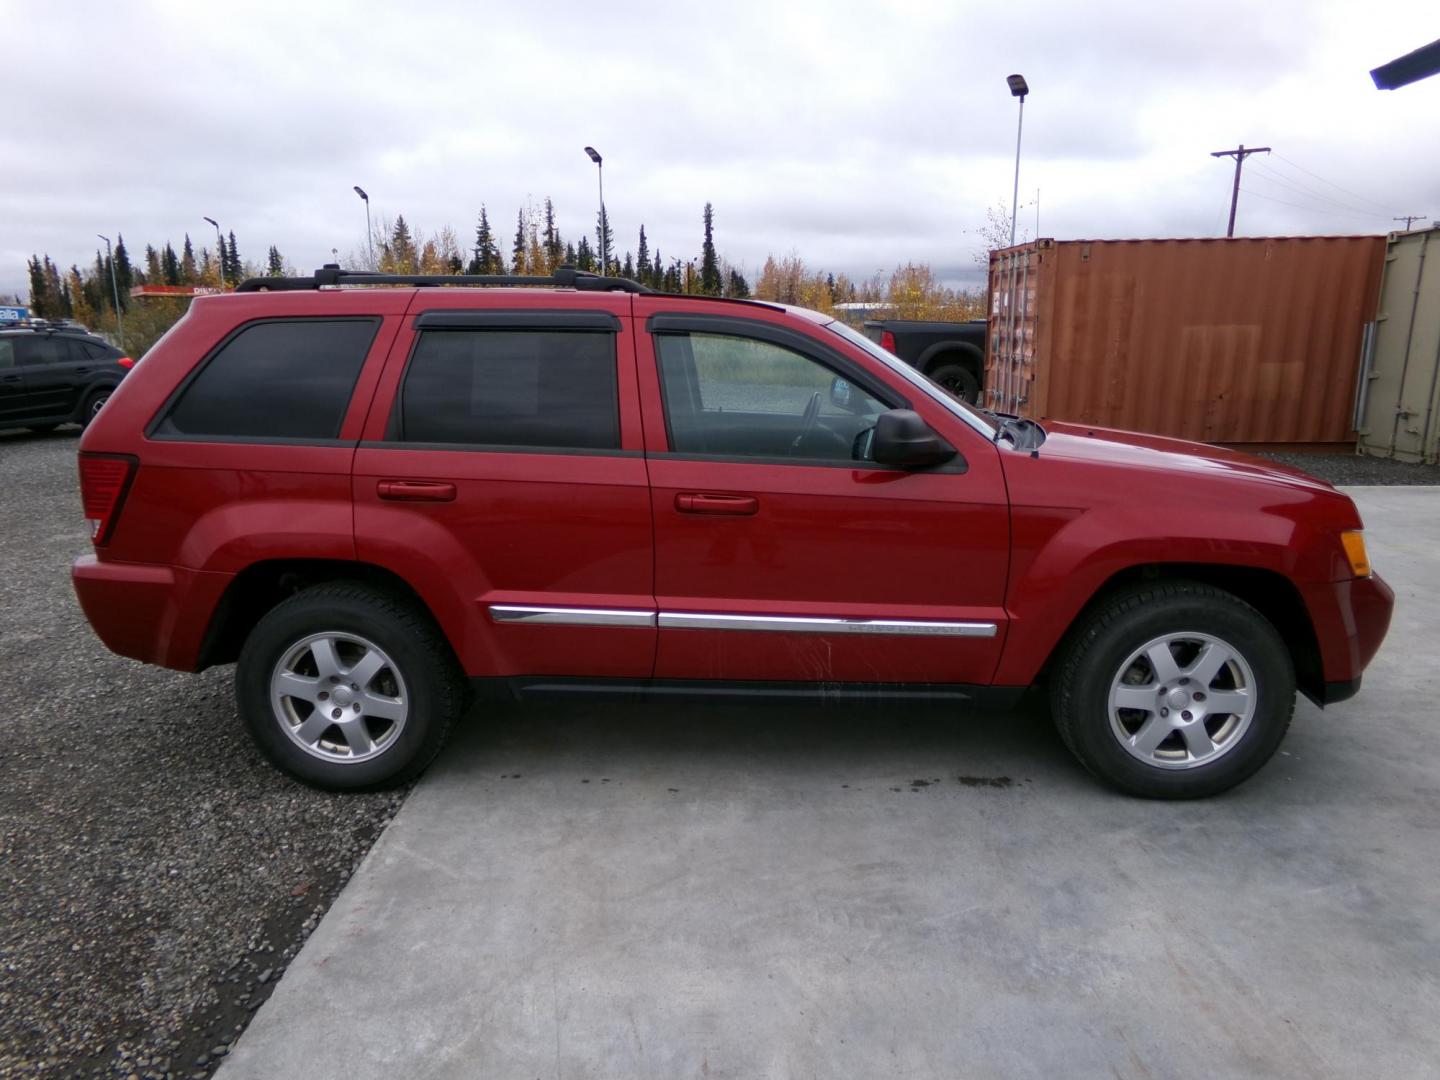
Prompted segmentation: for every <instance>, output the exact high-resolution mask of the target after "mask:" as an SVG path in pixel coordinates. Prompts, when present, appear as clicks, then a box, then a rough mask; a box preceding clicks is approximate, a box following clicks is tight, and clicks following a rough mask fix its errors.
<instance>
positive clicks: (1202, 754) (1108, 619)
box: [1051, 582, 1295, 799]
mask: <svg viewBox="0 0 1440 1080" xmlns="http://www.w3.org/2000/svg"><path fill="white" fill-rule="evenodd" d="M1051 703H1052V707H1053V711H1054V714H1055V723H1056V726H1057V728H1058V729H1059V731H1060V736H1061V738H1063V739H1064V741H1065V744H1066V745H1067V746H1069V748H1070V749H1071V751H1072V752H1073V753H1074V754H1075V756H1076V757H1078V758H1079V759H1080V761H1081V763H1083V764H1084V765H1085V767H1086V768H1087V769H1089V770H1090V771H1091V772H1092V773H1094V774H1095V775H1096V776H1098V777H1100V778H1101V779H1102V780H1104V781H1106V782H1107V783H1109V784H1111V785H1113V786H1115V787H1117V788H1119V789H1121V790H1122V791H1126V792H1129V793H1130V794H1132V795H1141V796H1146V797H1150V798H1170V799H1185V798H1197V797H1201V796H1205V795H1214V794H1216V793H1218V792H1221V791H1224V790H1226V789H1227V788H1231V787H1234V786H1235V785H1236V784H1239V783H1240V782H1241V781H1243V780H1245V779H1247V778H1248V777H1250V776H1251V775H1252V774H1253V773H1254V772H1255V771H1256V770H1257V769H1259V768H1260V766H1262V765H1264V764H1265V762H1266V761H1268V760H1269V759H1270V756H1271V755H1272V754H1274V753H1275V751H1276V749H1277V748H1278V747H1279V745H1280V741H1281V739H1283V738H1284V736H1285V732H1286V729H1287V728H1288V727H1289V726H1290V718H1291V715H1292V714H1293V712H1294V709H1295V670H1294V666H1293V664H1292V662H1291V659H1290V653H1289V650H1288V649H1286V647H1285V643H1284V641H1283V640H1282V639H1281V637H1280V635H1279V634H1278V633H1277V632H1276V630H1275V628H1274V627H1273V626H1271V625H1270V623H1269V622H1268V621H1267V620H1266V619H1265V617H1264V616H1263V615H1261V614H1260V612H1258V611H1256V610H1255V609H1254V608H1253V607H1251V606H1250V605H1249V604H1246V603H1245V602H1244V601H1242V600H1240V599H1239V598H1238V597H1235V596H1233V595H1232V594H1230V593H1227V592H1224V591H1222V590H1220V589H1216V588H1212V587H1211V586H1208V585H1201V584H1199V583H1195V582H1170V583H1157V584H1153V585H1145V586H1140V587H1136V588H1132V589H1129V590H1126V591H1125V592H1122V593H1120V594H1118V595H1116V596H1114V597H1113V598H1111V599H1110V600H1108V601H1107V602H1106V603H1104V604H1103V605H1102V606H1101V607H1099V608H1098V609H1096V610H1095V611H1093V612H1092V613H1091V614H1090V615H1088V616H1087V617H1086V618H1085V620H1084V621H1083V622H1082V623H1081V624H1080V625H1079V626H1078V627H1077V628H1076V630H1075V632H1074V633H1073V635H1072V636H1071V638H1070V640H1069V642H1068V644H1067V645H1066V647H1065V649H1064V651H1063V653H1062V655H1061V657H1060V663H1059V666H1058V677H1057V678H1056V680H1055V684H1054V686H1053V688H1052V702H1051Z"/></svg>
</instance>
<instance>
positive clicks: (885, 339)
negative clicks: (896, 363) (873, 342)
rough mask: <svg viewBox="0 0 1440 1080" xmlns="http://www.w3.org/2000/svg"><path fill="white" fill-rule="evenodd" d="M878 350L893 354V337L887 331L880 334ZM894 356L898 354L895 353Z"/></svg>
mask: <svg viewBox="0 0 1440 1080" xmlns="http://www.w3.org/2000/svg"><path fill="white" fill-rule="evenodd" d="M880 348H882V349H884V350H885V351H886V352H888V353H894V352H895V335H894V334H892V333H891V332H890V331H889V330H886V331H883V332H882V333H881V334H880ZM895 355H896V356H899V355H900V354H899V353H895Z"/></svg>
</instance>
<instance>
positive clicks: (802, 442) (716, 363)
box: [655, 333, 890, 461]
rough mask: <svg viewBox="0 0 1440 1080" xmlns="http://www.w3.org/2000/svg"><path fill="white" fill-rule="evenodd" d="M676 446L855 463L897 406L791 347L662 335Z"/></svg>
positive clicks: (699, 450)
mask: <svg viewBox="0 0 1440 1080" xmlns="http://www.w3.org/2000/svg"><path fill="white" fill-rule="evenodd" d="M655 341H656V349H657V352H658V354H659V358H660V378H661V384H662V386H663V388H664V395H665V411H666V421H667V424H668V426H669V432H670V449H671V450H673V451H676V452H678V453H688V454H718V455H723V456H727V457H761V458H796V459H801V460H804V459H808V460H812V461H814V460H821V461H854V460H857V459H858V458H861V457H863V455H862V454H860V453H858V452H857V449H856V448H857V446H863V445H864V440H860V439H859V438H858V437H859V436H860V435H862V434H863V433H865V432H867V431H869V430H870V429H871V428H872V427H874V425H875V418H876V417H877V416H879V415H880V414H881V413H882V412H885V411H886V409H888V408H890V406H888V405H886V404H885V403H884V402H882V401H880V400H879V399H877V398H875V397H872V396H871V395H870V394H868V393H866V392H865V391H864V390H862V389H860V387H859V386H857V385H855V383H854V382H853V381H850V380H847V379H844V378H841V377H839V376H837V375H836V373H835V372H834V371H832V370H830V368H828V367H826V366H825V365H823V364H821V363H819V362H817V361H815V360H812V359H811V358H810V357H808V356H804V355H802V354H800V353H798V352H795V351H793V350H791V349H787V348H785V347H783V346H780V345H772V344H770V343H769V342H767V341H756V340H754V339H752V338H743V337H734V336H730V335H725V334H698V333H697V334H661V335H657V337H656V339H655Z"/></svg>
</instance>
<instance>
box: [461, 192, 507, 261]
mask: <svg viewBox="0 0 1440 1080" xmlns="http://www.w3.org/2000/svg"><path fill="white" fill-rule="evenodd" d="M471 255H472V258H471V259H470V265H469V267H467V268H466V272H467V273H470V274H503V273H504V272H505V266H504V264H503V263H502V262H501V260H500V251H499V249H498V248H496V246H495V235H494V234H493V233H492V232H491V231H490V215H489V214H487V213H486V212H485V204H484V203H481V204H480V221H479V223H478V224H477V225H476V226H475V247H474V248H473V249H472V251H471Z"/></svg>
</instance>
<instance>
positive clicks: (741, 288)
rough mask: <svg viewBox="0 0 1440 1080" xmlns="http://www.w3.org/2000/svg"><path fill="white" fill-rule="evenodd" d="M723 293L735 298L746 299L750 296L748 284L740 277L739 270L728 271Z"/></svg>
mask: <svg viewBox="0 0 1440 1080" xmlns="http://www.w3.org/2000/svg"><path fill="white" fill-rule="evenodd" d="M725 295H726V296H733V297H735V298H736V299H737V300H748V299H749V298H750V286H749V284H748V283H747V282H746V281H745V279H744V278H743V277H741V275H740V273H739V271H736V270H731V271H730V278H729V281H728V282H727V284H726V286H725Z"/></svg>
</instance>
